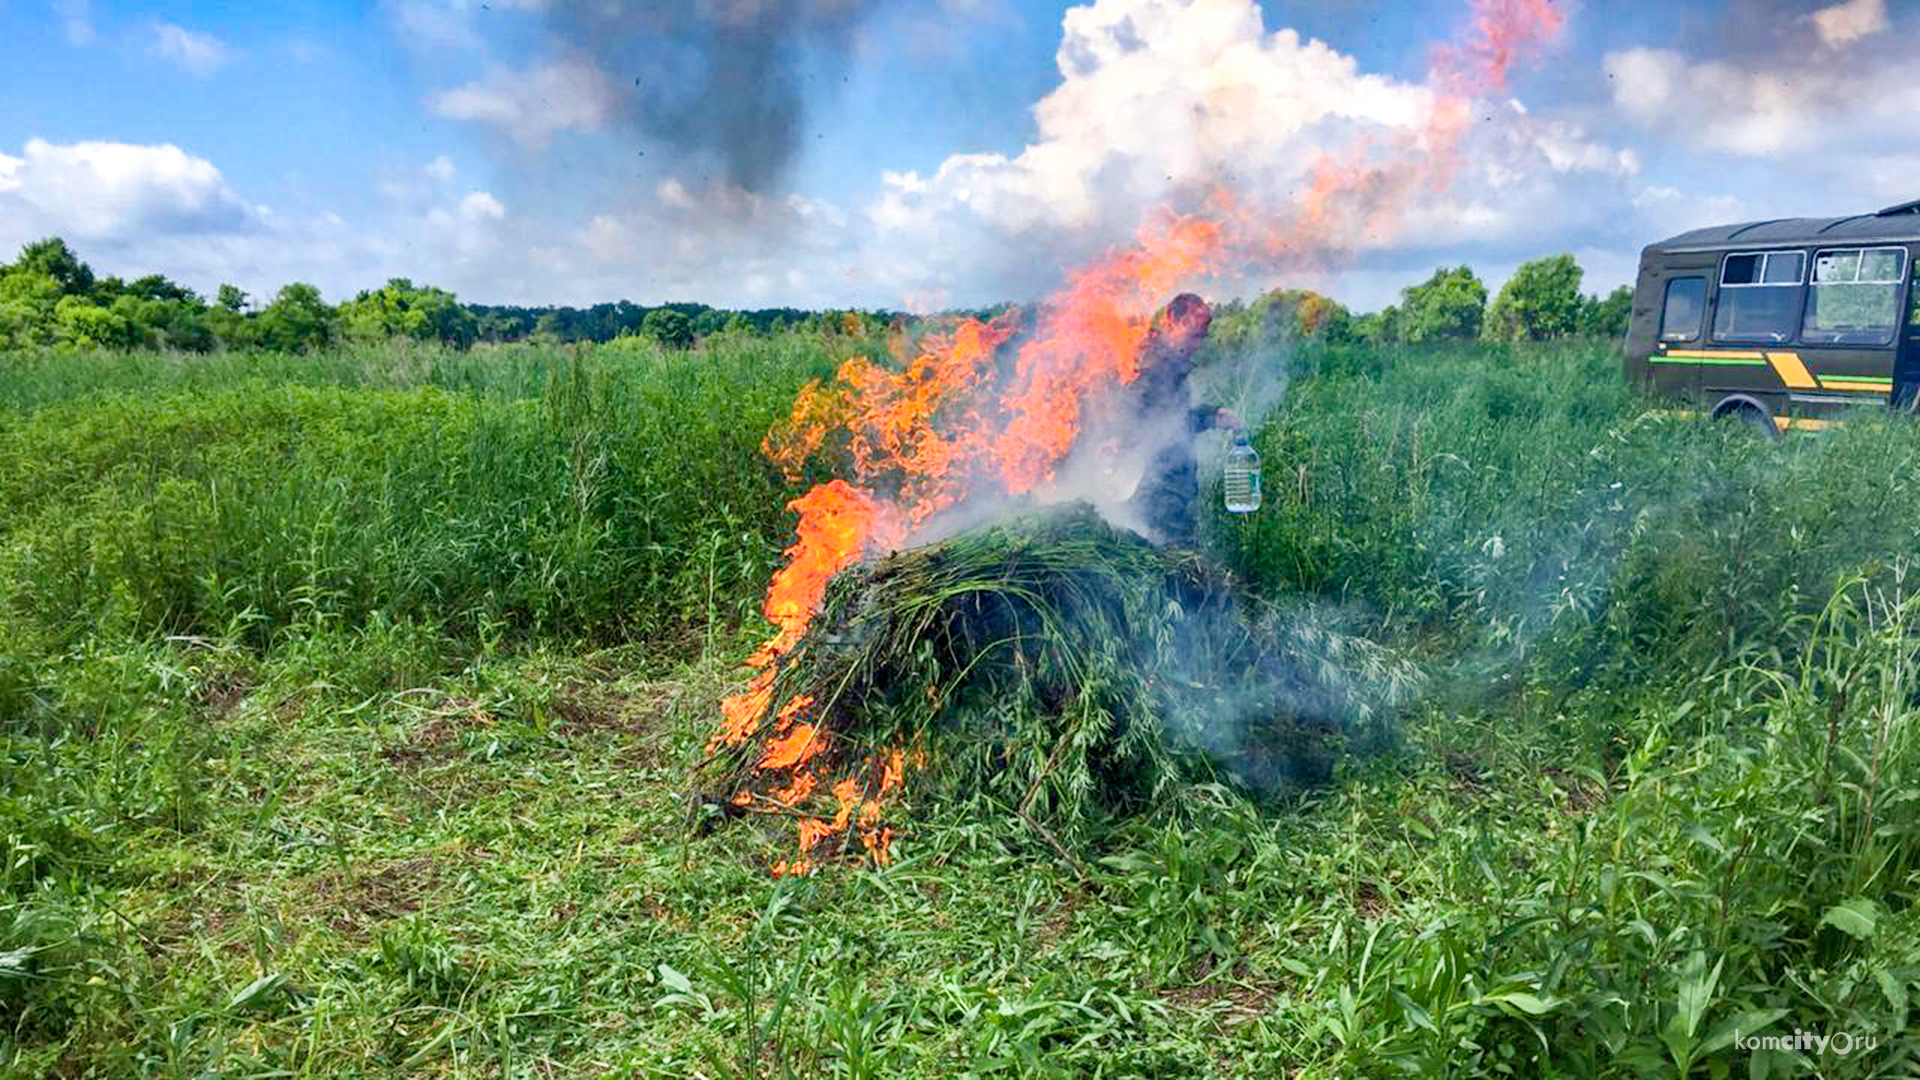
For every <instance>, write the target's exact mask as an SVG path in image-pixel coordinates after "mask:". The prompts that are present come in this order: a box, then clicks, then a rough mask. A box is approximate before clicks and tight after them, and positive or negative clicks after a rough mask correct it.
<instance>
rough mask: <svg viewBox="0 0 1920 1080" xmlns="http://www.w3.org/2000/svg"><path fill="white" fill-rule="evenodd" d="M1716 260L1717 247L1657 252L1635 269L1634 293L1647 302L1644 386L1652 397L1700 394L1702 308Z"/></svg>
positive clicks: (1705, 307)
mask: <svg viewBox="0 0 1920 1080" xmlns="http://www.w3.org/2000/svg"><path fill="white" fill-rule="evenodd" d="M1719 263H1720V256H1719V254H1718V253H1717V252H1705V253H1703V252H1686V253H1678V254H1668V255H1663V256H1662V257H1661V258H1660V259H1659V260H1658V261H1657V262H1656V263H1655V264H1654V265H1652V266H1649V267H1647V268H1646V269H1645V270H1644V271H1643V272H1642V274H1641V281H1640V288H1639V290H1638V295H1640V296H1645V297H1647V298H1648V299H1649V300H1650V301H1651V305H1650V307H1651V310H1650V311H1648V312H1647V313H1646V314H1647V316H1648V319H1647V323H1648V325H1649V329H1651V330H1652V331H1653V333H1652V335H1651V336H1652V337H1653V341H1652V342H1650V343H1649V344H1650V348H1649V349H1648V351H1649V353H1650V355H1649V356H1648V357H1647V381H1648V386H1647V389H1649V390H1651V391H1653V392H1654V394H1655V395H1656V396H1659V397H1664V398H1669V399H1678V400H1682V401H1687V402H1690V403H1691V402H1693V401H1695V400H1696V399H1697V398H1698V397H1699V394H1700V364H1701V357H1702V356H1704V355H1706V354H1704V353H1702V352H1700V351H1699V350H1700V347H1701V346H1702V345H1704V344H1706V336H1707V310H1708V303H1709V299H1710V297H1711V296H1712V290H1713V284H1714V282H1715V280H1716V275H1717V272H1718V268H1719Z"/></svg>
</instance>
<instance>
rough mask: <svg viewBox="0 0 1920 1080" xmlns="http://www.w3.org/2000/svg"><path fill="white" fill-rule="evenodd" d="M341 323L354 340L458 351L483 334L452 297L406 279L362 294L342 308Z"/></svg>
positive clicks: (458, 302)
mask: <svg viewBox="0 0 1920 1080" xmlns="http://www.w3.org/2000/svg"><path fill="white" fill-rule="evenodd" d="M340 320H341V323H342V324H343V325H344V326H345V328H346V331H347V333H349V334H351V335H353V336H354V337H358V338H365V339H373V340H381V341H384V340H386V339H388V338H396V337H405V338H413V339H415V340H418V341H441V342H445V343H446V344H448V345H451V346H453V347H454V348H456V349H464V348H466V347H467V346H469V345H472V344H473V342H474V339H475V338H476V337H478V336H479V332H480V321H479V319H477V318H476V317H475V316H474V314H473V312H471V311H468V310H467V309H466V308H465V307H462V306H461V304H460V301H459V300H458V299H456V298H455V297H454V295H453V294H452V293H450V292H448V291H446V290H445V289H437V288H434V287H432V286H430V285H429V286H416V285H414V283H413V282H412V281H409V280H408V279H406V278H394V279H393V280H391V281H389V282H387V284H386V286H385V287H384V288H380V289H368V290H364V291H362V292H361V293H360V294H359V295H358V296H355V297H354V298H353V299H352V300H349V301H347V302H346V303H344V304H342V305H340Z"/></svg>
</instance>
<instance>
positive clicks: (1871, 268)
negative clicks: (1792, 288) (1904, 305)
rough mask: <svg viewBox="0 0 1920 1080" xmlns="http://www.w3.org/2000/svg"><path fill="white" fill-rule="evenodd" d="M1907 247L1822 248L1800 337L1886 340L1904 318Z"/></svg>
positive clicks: (1824, 341) (1838, 341)
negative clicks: (1902, 296)
mask: <svg viewBox="0 0 1920 1080" xmlns="http://www.w3.org/2000/svg"><path fill="white" fill-rule="evenodd" d="M1906 270H1907V252H1906V249H1905V248H1866V249H1860V248H1853V249H1850V250H1842V251H1822V252H1820V253H1819V254H1818V255H1815V256H1814V259H1813V286H1812V288H1811V289H1809V290H1808V293H1807V318H1806V323H1805V325H1804V326H1803V327H1802V328H1801V331H1800V340H1802V341H1805V342H1808V343H1810V344H1818V345H1885V344H1887V343H1888V342H1891V341H1892V340H1893V331H1894V329H1895V327H1897V326H1898V325H1899V324H1900V281H1901V279H1902V278H1904V277H1905V276H1906Z"/></svg>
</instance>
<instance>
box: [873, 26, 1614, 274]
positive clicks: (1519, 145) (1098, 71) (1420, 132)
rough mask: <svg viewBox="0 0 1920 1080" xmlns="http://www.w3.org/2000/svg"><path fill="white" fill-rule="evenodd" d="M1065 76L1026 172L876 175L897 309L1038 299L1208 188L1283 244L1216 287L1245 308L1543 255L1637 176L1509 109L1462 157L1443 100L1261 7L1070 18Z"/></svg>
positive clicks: (1600, 148) (1001, 168)
mask: <svg viewBox="0 0 1920 1080" xmlns="http://www.w3.org/2000/svg"><path fill="white" fill-rule="evenodd" d="M1056 62H1057V65H1058V67H1059V71H1060V77H1061V81H1060V83H1059V85H1058V86H1057V87H1056V88H1055V89H1054V90H1053V91H1052V92H1051V93H1049V94H1048V95H1047V96H1046V97H1045V98H1043V99H1042V100H1041V101H1040V102H1039V103H1038V104H1036V105H1035V106H1034V110H1033V112H1034V119H1035V121H1036V126H1037V128H1038V132H1037V137H1036V138H1035V139H1034V141H1033V142H1031V143H1030V144H1029V145H1027V146H1026V147H1025V148H1024V149H1023V150H1021V151H1020V152H1019V153H1018V154H1015V155H1012V156H1007V155H1000V154H955V155H953V156H951V157H949V158H947V159H946V160H945V161H944V162H942V163H941V164H940V165H939V166H938V167H937V168H936V169H934V170H932V171H931V172H928V173H921V172H890V173H886V174H884V175H883V190H882V193H881V195H880V196H879V198H878V199H877V200H876V201H875V202H874V203H873V204H872V205H871V206H870V207H869V208H868V214H869V217H870V219H871V221H872V223H873V225H874V226H875V229H876V231H877V233H878V247H879V249H880V251H879V257H878V258H876V259H875V260H872V264H873V265H877V266H880V267H882V268H883V269H882V273H883V275H884V280H886V281H888V282H889V283H891V284H892V286H893V288H894V289H895V295H896V296H898V295H906V294H910V293H911V294H921V293H926V292H931V291H939V290H947V291H948V294H949V295H952V296H953V297H954V301H955V302H958V303H972V302H976V301H984V300H988V299H993V298H996V297H1005V296H1022V295H1033V294H1034V293H1036V292H1038V291H1040V290H1042V289H1045V288H1047V287H1049V286H1051V285H1052V284H1054V283H1055V281H1057V278H1058V275H1059V274H1060V273H1061V271H1062V269H1063V268H1066V267H1070V266H1072V265H1074V264H1075V263H1076V262H1078V261H1079V260H1081V259H1083V258H1085V257H1087V256H1089V255H1091V254H1093V253H1096V252H1098V251H1101V250H1104V249H1106V248H1109V247H1111V246H1112V245H1115V244H1121V243H1125V242H1127V241H1128V240H1129V239H1130V238H1131V236H1132V235H1133V232H1134V230H1135V229H1137V228H1138V227H1139V225H1140V223H1141V221H1142V219H1143V217H1144V216H1145V215H1146V214H1148V213H1149V212H1150V211H1151V210H1153V208H1155V207H1157V206H1162V205H1176V206H1180V205H1187V206H1191V205H1194V204H1195V203H1196V201H1197V200H1198V199H1199V198H1204V194H1205V193H1206V192H1208V191H1210V190H1212V189H1214V188H1216V187H1217V188H1224V189H1227V190H1229V191H1231V192H1232V193H1233V195H1234V197H1235V200H1236V202H1238V203H1239V204H1241V205H1244V206H1251V207H1256V208H1260V212H1261V213H1262V215H1263V220H1261V221H1260V222H1258V224H1257V227H1259V228H1265V229H1272V230H1275V231H1276V232H1277V234H1278V235H1275V236H1274V237H1271V238H1270V239H1269V240H1268V244H1267V246H1268V247H1269V248H1270V250H1269V253H1268V254H1267V255H1266V256H1263V257H1264V258H1266V260H1267V261H1266V262H1265V263H1264V264H1261V263H1257V261H1256V264H1255V265H1250V266H1248V267H1246V268H1244V270H1245V271H1246V272H1245V273H1241V272H1236V274H1235V277H1234V278H1233V279H1232V280H1228V281H1223V282H1222V283H1221V284H1222V286H1223V287H1231V288H1244V287H1261V286H1263V285H1267V284H1272V283H1273V281H1274V280H1275V278H1276V277H1277V276H1278V275H1280V274H1282V273H1285V274H1293V275H1298V274H1299V273H1301V272H1303V271H1302V268H1303V267H1307V266H1311V265H1323V266H1324V265H1345V264H1346V260H1347V259H1348V258H1350V257H1351V256H1353V255H1354V254H1355V253H1356V252H1361V253H1380V252H1387V251H1392V250H1396V249H1404V248H1408V247H1410V246H1413V245H1432V244H1437V243H1446V242H1459V243H1468V244H1487V243H1490V242H1493V241H1495V240H1498V239H1501V238H1507V239H1512V238H1517V237H1524V236H1528V235H1534V234H1537V232H1538V229H1539V224H1540V221H1541V220H1542V217H1541V216H1540V214H1541V213H1542V212H1543V211H1549V213H1548V214H1547V217H1546V220H1557V219H1559V218H1561V217H1564V215H1565V212H1564V211H1563V209H1562V204H1564V203H1566V202H1568V201H1571V200H1569V199H1568V197H1567V193H1568V192H1569V191H1573V190H1577V191H1579V192H1581V193H1582V195H1583V196H1591V195H1593V194H1594V193H1595V192H1598V191H1611V190H1614V189H1617V188H1619V187H1620V186H1622V183H1623V181H1624V180H1625V178H1627V177H1631V176H1633V175H1634V174H1636V173H1637V172H1638V171H1639V170H1640V168H1641V162H1640V160H1639V158H1638V157H1637V156H1635V155H1634V154H1633V153H1631V152H1629V151H1623V150H1620V149H1617V148H1614V147H1611V146H1608V145H1606V144H1605V143H1603V142H1602V141H1600V140H1598V139H1596V138H1595V137H1594V136H1593V135H1592V134H1591V133H1590V132H1589V131H1588V130H1587V129H1586V128H1584V127H1582V126H1581V125H1578V124H1575V123H1572V122H1570V121H1567V120H1564V119H1559V118H1557V117H1553V116H1545V115H1543V116H1531V115H1528V114H1527V112H1526V110H1525V109H1523V108H1518V107H1514V108H1491V109H1487V110H1485V111H1482V112H1476V113H1474V115H1473V120H1474V121H1477V122H1475V123H1472V124H1469V125H1466V127H1465V132H1464V134H1463V135H1462V136H1459V137H1458V140H1456V136H1455V135H1454V134H1452V131H1451V129H1446V128H1445V126H1444V125H1442V124H1440V123H1438V122H1436V117H1437V116H1439V115H1442V111H1443V110H1442V109H1441V105H1440V103H1441V100H1442V99H1441V96H1440V95H1438V94H1436V92H1435V91H1434V90H1433V89H1432V88H1431V87H1430V86H1428V85H1425V84H1422V83H1414V82H1408V81H1405V80H1399V79H1393V78H1390V77H1387V76H1383V75H1377V74H1369V73H1366V72H1364V71H1362V70H1361V69H1360V67H1359V64H1358V62H1357V61H1356V60H1355V59H1354V58H1353V57H1351V56H1349V55H1346V54H1343V53H1341V52H1338V51H1336V50H1335V49H1333V48H1331V47H1330V46H1328V45H1326V44H1323V43H1321V42H1319V41H1315V40H1310V39H1303V38H1302V37H1300V36H1299V35H1298V34H1296V33H1295V32H1294V31H1292V30H1284V29H1283V30H1279V31H1276V32H1273V33H1268V32H1267V31H1266V30H1265V28H1264V26H1263V22H1262V15H1261V11H1260V8H1259V7H1258V6H1257V5H1256V4H1255V3H1253V2H1252V0H1095V2H1093V3H1091V4H1088V5H1085V6H1080V7H1075V8H1072V9H1070V10H1068V11H1067V12H1066V14H1065V17H1064V19H1063V34H1062V40H1061V44H1060V48H1059V51H1058V53H1057V56H1056ZM1456 151H1457V153H1456ZM1326 165H1332V166H1334V167H1335V169H1336V171H1340V172H1342V173H1350V174H1352V178H1351V181H1350V183H1349V184H1348V185H1347V187H1346V190H1345V192H1344V194H1342V195H1341V196H1339V197H1338V199H1339V201H1338V202H1337V203H1329V204H1328V205H1329V206H1330V207H1331V209H1330V210H1328V211H1327V212H1326V213H1325V214H1324V215H1323V216H1319V217H1317V218H1316V219H1315V221H1314V223H1313V225H1312V226H1311V230H1309V229H1305V228H1302V229H1290V228H1289V227H1288V220H1289V216H1290V215H1294V214H1295V213H1296V212H1297V208H1298V207H1299V206H1300V205H1301V198H1302V195H1303V194H1304V193H1305V192H1306V191H1307V189H1308V188H1309V187H1311V186H1312V184H1313V182H1314V181H1315V178H1316V169H1319V168H1321V167H1322V166H1326ZM1588 201H1590V200H1588ZM1309 231H1311V233H1312V234H1311V235H1310V234H1309ZM1342 248H1343V249H1345V250H1344V251H1342V250H1335V249H1342ZM1364 257H1373V256H1371V255H1367V256H1364Z"/></svg>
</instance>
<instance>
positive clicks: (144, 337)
mask: <svg viewBox="0 0 1920 1080" xmlns="http://www.w3.org/2000/svg"><path fill="white" fill-rule="evenodd" d="M135 284H136V285H137V284H138V283H137V282H136V283H135ZM109 306H110V307H111V309H112V311H113V312H114V314H116V315H118V316H120V317H121V318H123V319H125V320H127V322H128V324H129V325H131V326H132V327H133V328H134V330H135V334H134V340H133V341H132V342H131V344H134V345H144V346H146V347H148V348H155V349H186V350H189V351H192V352H206V351H207V350H209V349H211V348H213V346H214V330H213V323H212V321H211V320H210V319H209V317H208V316H209V312H208V310H207V306H206V305H205V304H203V303H201V302H200V299H199V297H197V296H194V295H193V294H192V293H188V294H187V298H186V299H162V298H152V297H142V296H140V295H138V294H136V293H134V292H132V291H129V292H127V293H124V294H122V295H120V296H118V297H116V298H115V299H114V301H113V303H112V304H111V305H109Z"/></svg>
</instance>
